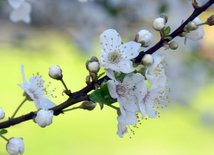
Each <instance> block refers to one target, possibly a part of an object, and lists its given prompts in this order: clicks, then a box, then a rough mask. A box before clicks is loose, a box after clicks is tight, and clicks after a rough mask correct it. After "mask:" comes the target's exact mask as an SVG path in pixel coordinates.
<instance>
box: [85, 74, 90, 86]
mask: <svg viewBox="0 0 214 155" xmlns="http://www.w3.org/2000/svg"><path fill="white" fill-rule="evenodd" d="M85 83H86V84H89V83H90V77H89V76H86V79H85Z"/></svg>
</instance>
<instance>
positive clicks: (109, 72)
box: [105, 69, 116, 81]
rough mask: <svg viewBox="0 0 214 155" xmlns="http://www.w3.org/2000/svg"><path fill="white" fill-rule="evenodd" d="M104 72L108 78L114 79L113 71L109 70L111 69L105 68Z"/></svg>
mask: <svg viewBox="0 0 214 155" xmlns="http://www.w3.org/2000/svg"><path fill="white" fill-rule="evenodd" d="M105 72H106V75H107V76H108V77H109V78H110V79H112V80H114V81H116V79H115V76H114V71H113V70H111V69H105Z"/></svg>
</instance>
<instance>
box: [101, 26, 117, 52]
mask: <svg viewBox="0 0 214 155" xmlns="http://www.w3.org/2000/svg"><path fill="white" fill-rule="evenodd" d="M120 45H121V37H120V35H119V33H118V32H117V31H116V30H114V29H108V30H105V31H104V32H103V33H102V34H101V35H100V46H101V48H102V49H103V50H104V49H105V50H106V49H107V50H110V49H112V51H114V49H115V48H118V46H120Z"/></svg>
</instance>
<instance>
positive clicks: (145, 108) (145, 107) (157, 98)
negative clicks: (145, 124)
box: [139, 75, 167, 119]
mask: <svg viewBox="0 0 214 155" xmlns="http://www.w3.org/2000/svg"><path fill="white" fill-rule="evenodd" d="M166 79H167V78H166V76H165V75H160V76H158V78H157V79H156V81H155V82H154V83H153V84H152V85H151V87H150V88H149V89H148V90H147V93H146V95H145V96H144V97H142V98H141V99H140V98H139V99H140V100H141V101H139V109H140V112H141V114H142V119H143V118H144V117H145V115H146V114H147V115H148V116H149V117H150V118H155V117H157V111H156V110H155V109H154V108H153V107H154V105H155V104H160V102H161V99H162V98H163V96H164V94H165V92H164V91H165V86H166ZM143 90H145V89H143Z"/></svg>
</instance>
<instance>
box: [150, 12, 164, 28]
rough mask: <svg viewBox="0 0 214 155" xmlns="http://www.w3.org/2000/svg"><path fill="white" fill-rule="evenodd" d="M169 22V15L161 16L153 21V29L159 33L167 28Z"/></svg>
mask: <svg viewBox="0 0 214 155" xmlns="http://www.w3.org/2000/svg"><path fill="white" fill-rule="evenodd" d="M167 20H168V15H167V14H165V13H163V14H161V16H160V17H158V18H156V19H155V20H154V21H153V28H154V29H155V30H157V31H161V30H163V29H164V28H165V26H166V23H167Z"/></svg>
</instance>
